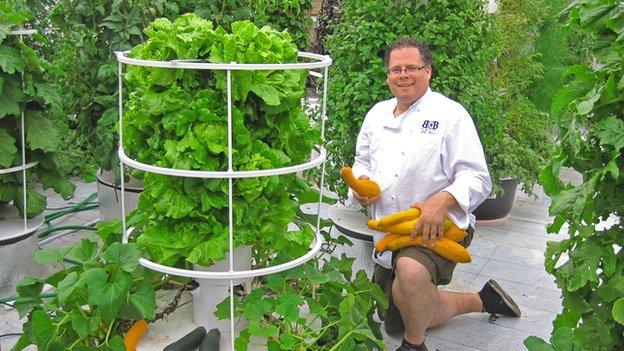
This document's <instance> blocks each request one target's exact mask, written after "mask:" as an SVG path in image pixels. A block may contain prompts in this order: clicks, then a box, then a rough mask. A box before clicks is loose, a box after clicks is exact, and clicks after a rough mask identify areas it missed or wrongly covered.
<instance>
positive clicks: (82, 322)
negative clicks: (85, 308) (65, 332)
mask: <svg viewBox="0 0 624 351" xmlns="http://www.w3.org/2000/svg"><path fill="white" fill-rule="evenodd" d="M70 321H71V326H72V329H74V330H75V331H76V333H77V334H78V336H79V337H81V338H84V337H86V336H87V335H89V320H88V318H87V316H85V315H83V314H81V313H75V314H72V315H71V317H70Z"/></svg>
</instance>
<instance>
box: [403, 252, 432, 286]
mask: <svg viewBox="0 0 624 351" xmlns="http://www.w3.org/2000/svg"><path fill="white" fill-rule="evenodd" d="M394 275H395V279H398V280H399V283H400V282H410V283H423V282H431V274H429V271H428V270H427V268H426V267H425V266H424V265H423V264H422V263H420V262H418V261H416V260H414V259H413V258H410V257H399V258H398V259H397V260H396V263H395V266H394ZM432 284H433V283H432Z"/></svg>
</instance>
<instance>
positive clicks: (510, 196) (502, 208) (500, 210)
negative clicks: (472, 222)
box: [472, 179, 518, 221]
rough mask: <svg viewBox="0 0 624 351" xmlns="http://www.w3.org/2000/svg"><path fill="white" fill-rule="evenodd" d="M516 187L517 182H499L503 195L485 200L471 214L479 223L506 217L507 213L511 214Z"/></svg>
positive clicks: (506, 180) (508, 180) (510, 180)
mask: <svg viewBox="0 0 624 351" xmlns="http://www.w3.org/2000/svg"><path fill="white" fill-rule="evenodd" d="M517 186H518V181H517V180H515V179H505V180H503V181H501V187H502V188H503V190H504V191H505V193H504V194H503V195H497V196H496V197H495V198H492V199H487V200H485V201H484V202H483V203H482V204H481V205H479V207H477V209H475V210H474V211H473V212H472V214H474V215H475V217H476V218H477V220H480V221H486V220H492V219H501V218H504V217H506V216H507V215H508V214H509V212H511V207H512V206H513V202H514V198H515V196H516V187H517Z"/></svg>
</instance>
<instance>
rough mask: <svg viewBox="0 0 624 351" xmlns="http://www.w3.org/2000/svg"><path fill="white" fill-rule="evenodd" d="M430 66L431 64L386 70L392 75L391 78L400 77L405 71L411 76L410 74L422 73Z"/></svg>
mask: <svg viewBox="0 0 624 351" xmlns="http://www.w3.org/2000/svg"><path fill="white" fill-rule="evenodd" d="M427 66H429V64H427V63H426V64H424V65H422V66H420V67H419V66H416V65H410V66H405V67H398V66H396V67H392V68H388V69H387V70H386V72H387V73H388V74H389V75H391V76H398V75H400V74H401V73H402V72H403V71H405V73H407V74H410V73H416V72H418V71H420V70H421V69H423V68H425V67H427Z"/></svg>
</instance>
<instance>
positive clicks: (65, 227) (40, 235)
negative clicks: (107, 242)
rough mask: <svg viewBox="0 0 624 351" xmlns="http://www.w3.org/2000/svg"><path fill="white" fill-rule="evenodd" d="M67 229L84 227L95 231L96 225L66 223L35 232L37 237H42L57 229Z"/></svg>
mask: <svg viewBox="0 0 624 351" xmlns="http://www.w3.org/2000/svg"><path fill="white" fill-rule="evenodd" d="M67 229H84V230H93V231H96V230H97V227H96V226H86V225H66V226H62V227H53V228H48V229H44V230H40V231H39V233H38V234H37V237H39V238H43V237H46V236H48V235H49V234H50V233H52V232H57V231H59V230H67Z"/></svg>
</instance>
